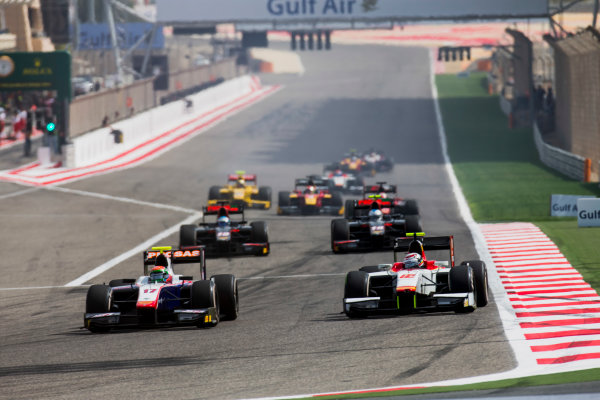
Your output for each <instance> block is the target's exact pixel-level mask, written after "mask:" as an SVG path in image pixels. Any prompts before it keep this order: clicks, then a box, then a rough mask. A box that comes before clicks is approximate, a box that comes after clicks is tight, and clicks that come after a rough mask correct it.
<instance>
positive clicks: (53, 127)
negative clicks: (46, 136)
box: [46, 122, 56, 133]
mask: <svg viewBox="0 0 600 400" xmlns="http://www.w3.org/2000/svg"><path fill="white" fill-rule="evenodd" d="M55 130H56V124H55V123H54V122H48V123H47V124H46V132H48V133H52V132H54V131H55Z"/></svg>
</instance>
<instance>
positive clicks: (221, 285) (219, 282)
mask: <svg viewBox="0 0 600 400" xmlns="http://www.w3.org/2000/svg"><path fill="white" fill-rule="evenodd" d="M210 280H211V281H213V282H214V283H215V286H216V287H217V292H218V293H219V312H220V320H221V321H233V320H235V319H237V317H238V313H239V309H240V305H239V301H238V283H237V279H236V278H235V276H233V275H231V274H219V275H214V276H212V277H211V278H210Z"/></svg>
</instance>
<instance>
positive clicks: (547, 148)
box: [533, 122, 586, 181]
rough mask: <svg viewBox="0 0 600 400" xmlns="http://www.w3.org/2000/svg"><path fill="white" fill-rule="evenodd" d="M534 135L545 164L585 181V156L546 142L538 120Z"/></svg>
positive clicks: (534, 125) (535, 124) (541, 158)
mask: <svg viewBox="0 0 600 400" xmlns="http://www.w3.org/2000/svg"><path fill="white" fill-rule="evenodd" d="M533 137H534V140H535V146H536V147H537V151H538V154H539V156H540V161H542V163H544V165H546V166H548V167H550V168H552V169H554V170H556V171H558V172H560V173H562V174H565V175H566V176H568V177H570V178H573V179H576V180H578V181H584V180H585V179H586V176H585V175H586V172H585V171H586V159H585V157H582V156H578V155H577V154H573V153H569V152H568V151H565V150H563V149H559V148H558V147H554V146H551V145H549V144H547V143H546V142H544V139H542V134H541V133H540V130H539V128H538V126H537V122H535V123H534V124H533Z"/></svg>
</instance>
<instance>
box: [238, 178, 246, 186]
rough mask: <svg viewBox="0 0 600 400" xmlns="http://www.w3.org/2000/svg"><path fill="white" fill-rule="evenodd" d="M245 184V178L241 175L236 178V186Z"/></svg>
mask: <svg viewBox="0 0 600 400" xmlns="http://www.w3.org/2000/svg"><path fill="white" fill-rule="evenodd" d="M245 184H246V180H245V179H244V177H243V176H240V177H239V178H238V180H237V185H238V187H244V185H245Z"/></svg>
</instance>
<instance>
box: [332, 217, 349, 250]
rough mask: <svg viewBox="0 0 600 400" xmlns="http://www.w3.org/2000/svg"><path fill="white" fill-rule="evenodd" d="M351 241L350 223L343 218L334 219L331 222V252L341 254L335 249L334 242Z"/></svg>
mask: <svg viewBox="0 0 600 400" xmlns="http://www.w3.org/2000/svg"><path fill="white" fill-rule="evenodd" d="M349 239H350V226H349V225H348V221H347V220H345V219H343V218H338V219H334V220H333V221H331V250H332V251H333V252H334V253H336V254H337V253H340V251H339V250H336V249H335V246H334V242H336V241H340V240H349Z"/></svg>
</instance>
